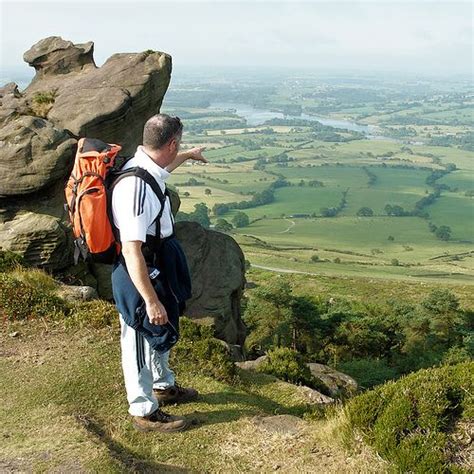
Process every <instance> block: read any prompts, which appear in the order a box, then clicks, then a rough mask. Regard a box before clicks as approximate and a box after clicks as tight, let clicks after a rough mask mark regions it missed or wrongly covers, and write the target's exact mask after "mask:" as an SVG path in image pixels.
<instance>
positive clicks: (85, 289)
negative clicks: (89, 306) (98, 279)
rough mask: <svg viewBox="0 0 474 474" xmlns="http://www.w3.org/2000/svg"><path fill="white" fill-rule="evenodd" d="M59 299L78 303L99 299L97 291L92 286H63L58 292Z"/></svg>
mask: <svg viewBox="0 0 474 474" xmlns="http://www.w3.org/2000/svg"><path fill="white" fill-rule="evenodd" d="M57 294H58V296H59V297H61V298H63V299H65V300H66V301H69V302H71V303H76V302H78V301H90V300H93V299H95V298H98V294H97V291H96V290H95V289H94V288H92V287H91V286H72V285H62V286H61V287H60V288H59V290H58V291H57Z"/></svg>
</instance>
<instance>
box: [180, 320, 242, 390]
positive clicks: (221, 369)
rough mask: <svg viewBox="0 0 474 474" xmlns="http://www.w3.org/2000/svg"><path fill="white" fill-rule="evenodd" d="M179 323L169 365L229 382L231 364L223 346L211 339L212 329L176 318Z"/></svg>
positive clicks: (233, 372)
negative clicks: (172, 363) (178, 335)
mask: <svg viewBox="0 0 474 474" xmlns="http://www.w3.org/2000/svg"><path fill="white" fill-rule="evenodd" d="M179 324H180V329H179V333H180V340H179V342H178V344H176V346H175V348H174V350H173V351H172V357H173V362H174V363H175V364H176V365H177V366H178V368H179V370H180V371H185V372H189V371H192V372H193V373H196V372H199V373H201V374H203V375H207V376H211V377H214V378H216V379H217V380H223V381H226V382H232V381H233V380H234V378H235V375H236V369H235V365H234V363H233V361H232V359H231V357H230V353H229V350H228V348H227V347H226V346H225V343H224V342H222V341H219V340H218V339H216V338H214V335H213V329H212V328H211V327H209V326H205V325H201V324H196V323H194V322H193V321H191V320H190V319H189V318H186V317H182V318H180V323H179Z"/></svg>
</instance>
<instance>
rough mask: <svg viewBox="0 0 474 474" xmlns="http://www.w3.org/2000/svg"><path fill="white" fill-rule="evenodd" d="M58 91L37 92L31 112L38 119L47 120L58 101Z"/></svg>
mask: <svg viewBox="0 0 474 474" xmlns="http://www.w3.org/2000/svg"><path fill="white" fill-rule="evenodd" d="M56 94H57V91H56V90H52V91H48V92H36V93H35V95H34V96H33V99H32V102H31V112H32V113H33V114H34V115H37V116H38V117H43V118H46V117H47V116H48V112H49V111H50V109H51V107H52V106H53V104H54V101H55V100H56Z"/></svg>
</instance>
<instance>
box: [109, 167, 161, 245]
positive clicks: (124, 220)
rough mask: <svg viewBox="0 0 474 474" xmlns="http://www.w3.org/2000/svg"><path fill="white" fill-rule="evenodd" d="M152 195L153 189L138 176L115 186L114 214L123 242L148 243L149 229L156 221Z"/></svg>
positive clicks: (113, 195) (113, 197) (126, 179)
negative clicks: (137, 241)
mask: <svg viewBox="0 0 474 474" xmlns="http://www.w3.org/2000/svg"><path fill="white" fill-rule="evenodd" d="M147 188H148V189H147ZM150 193H151V189H149V187H148V185H147V184H146V183H145V181H143V179H140V178H138V177H137V176H127V177H126V178H123V179H122V180H121V181H120V182H118V183H117V185H116V186H115V188H114V190H113V193H112V214H113V219H114V224H115V226H116V227H117V228H118V229H119V231H120V240H121V242H130V241H133V240H139V241H141V242H146V233H147V229H148V227H149V226H150V225H151V224H152V222H153V220H154V216H153V203H152V200H151V199H150V196H149V194H150ZM155 217H156V216H155Z"/></svg>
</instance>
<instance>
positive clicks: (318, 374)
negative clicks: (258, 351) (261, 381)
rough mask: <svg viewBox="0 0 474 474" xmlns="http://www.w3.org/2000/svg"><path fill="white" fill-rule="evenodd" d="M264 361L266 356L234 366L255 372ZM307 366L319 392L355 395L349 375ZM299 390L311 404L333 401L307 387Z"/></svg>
mask: <svg viewBox="0 0 474 474" xmlns="http://www.w3.org/2000/svg"><path fill="white" fill-rule="evenodd" d="M266 359H267V356H266V355H263V356H260V357H258V358H257V359H255V360H246V361H244V362H236V365H237V366H238V367H240V368H241V369H244V370H257V369H258V367H259V366H261V365H262V364H263V363H264V362H265V360H266ZM307 366H308V367H309V370H310V371H311V375H312V376H313V377H314V378H315V380H316V383H317V385H316V386H318V385H319V386H320V389H321V391H323V392H325V393H327V394H329V395H330V396H331V397H335V398H341V397H343V398H345V397H350V396H352V395H355V394H356V393H357V390H358V385H357V382H356V381H355V380H354V379H353V378H352V377H350V376H349V375H346V374H343V373H342V372H338V371H337V370H334V369H332V368H331V367H329V366H327V365H323V364H316V363H309V364H307ZM299 390H300V391H301V392H302V394H303V395H304V396H305V398H306V399H307V400H308V401H310V402H311V399H314V402H313V403H331V402H333V401H334V400H333V399H332V398H330V397H328V396H326V395H323V394H322V393H320V392H318V391H316V390H313V389H311V388H309V387H301V389H299Z"/></svg>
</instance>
